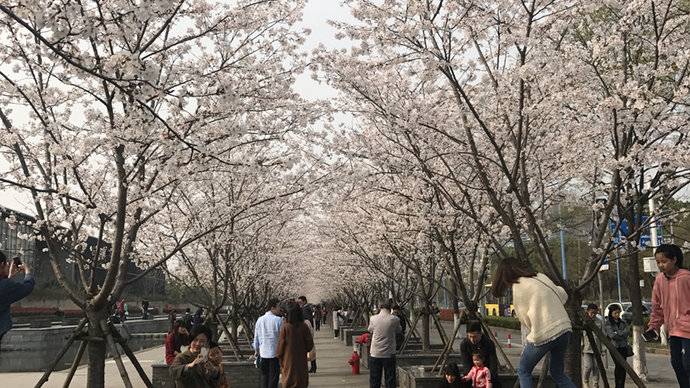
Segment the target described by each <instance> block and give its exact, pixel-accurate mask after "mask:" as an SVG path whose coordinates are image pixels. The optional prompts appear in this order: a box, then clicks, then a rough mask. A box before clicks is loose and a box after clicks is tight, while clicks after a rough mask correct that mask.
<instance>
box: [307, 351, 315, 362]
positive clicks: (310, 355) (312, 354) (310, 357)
mask: <svg viewBox="0 0 690 388" xmlns="http://www.w3.org/2000/svg"><path fill="white" fill-rule="evenodd" d="M314 360H316V349H312V350H310V351H308V352H307V361H314Z"/></svg>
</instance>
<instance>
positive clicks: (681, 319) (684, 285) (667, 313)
mask: <svg viewBox="0 0 690 388" xmlns="http://www.w3.org/2000/svg"><path fill="white" fill-rule="evenodd" d="M654 257H655V258H656V265H657V267H659V271H660V272H659V274H657V275H656V279H655V280H654V289H653V291H652V312H651V316H650V318H649V327H648V331H647V332H646V333H644V337H645V339H648V340H649V339H655V338H658V337H659V329H660V328H661V325H663V324H666V328H667V332H668V335H669V339H668V343H669V348H670V350H671V366H672V367H673V370H674V371H675V372H676V379H678V385H679V386H680V388H690V271H688V270H687V269H684V268H683V252H682V251H681V250H680V247H678V246H677V245H674V244H661V245H659V247H658V248H657V249H656V252H655V254H654Z"/></svg>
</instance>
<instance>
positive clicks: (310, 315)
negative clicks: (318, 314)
mask: <svg viewBox="0 0 690 388" xmlns="http://www.w3.org/2000/svg"><path fill="white" fill-rule="evenodd" d="M297 304H299V307H301V308H302V316H304V319H306V320H307V321H309V323H311V327H314V306H312V305H311V303H307V297H306V296H300V297H299V298H297Z"/></svg>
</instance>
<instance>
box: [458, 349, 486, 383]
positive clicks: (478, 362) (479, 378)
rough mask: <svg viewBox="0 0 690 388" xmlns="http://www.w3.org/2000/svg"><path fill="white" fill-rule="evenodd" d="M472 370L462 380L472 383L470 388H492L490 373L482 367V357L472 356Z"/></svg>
mask: <svg viewBox="0 0 690 388" xmlns="http://www.w3.org/2000/svg"><path fill="white" fill-rule="evenodd" d="M472 363H473V364H474V365H473V366H472V369H470V372H469V373H468V374H467V375H465V377H463V378H462V379H463V380H464V381H469V382H471V383H472V388H492V384H491V372H490V371H489V368H487V367H486V366H484V360H483V359H482V355H481V354H479V353H475V354H473V355H472Z"/></svg>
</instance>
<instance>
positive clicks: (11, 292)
mask: <svg viewBox="0 0 690 388" xmlns="http://www.w3.org/2000/svg"><path fill="white" fill-rule="evenodd" d="M17 263H20V262H19V261H18V260H17ZM21 271H24V280H22V281H16V280H12V277H14V275H16V274H17V273H19V272H21ZM34 285H36V281H35V280H34V275H33V272H32V271H31V267H29V266H28V265H27V264H26V263H23V264H21V265H19V266H15V260H12V261H8V260H7V256H5V254H4V253H2V252H0V345H1V344H2V337H4V336H5V334H7V332H8V331H10V329H11V328H12V316H11V314H10V306H12V303H15V302H18V301H20V300H22V299H24V298H26V297H27V296H28V295H29V294H31V291H33V290H34Z"/></svg>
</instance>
